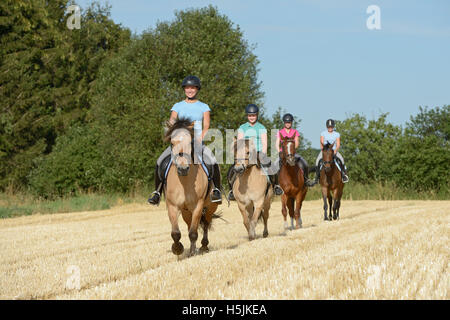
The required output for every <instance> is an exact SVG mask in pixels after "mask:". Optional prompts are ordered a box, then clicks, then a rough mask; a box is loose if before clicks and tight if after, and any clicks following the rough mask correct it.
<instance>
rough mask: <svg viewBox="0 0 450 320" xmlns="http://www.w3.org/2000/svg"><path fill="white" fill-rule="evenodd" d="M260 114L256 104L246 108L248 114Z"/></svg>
mask: <svg viewBox="0 0 450 320" xmlns="http://www.w3.org/2000/svg"><path fill="white" fill-rule="evenodd" d="M258 112H259V108H258V106H257V105H256V104H249V105H247V106H246V107H245V113H246V114H255V113H258Z"/></svg>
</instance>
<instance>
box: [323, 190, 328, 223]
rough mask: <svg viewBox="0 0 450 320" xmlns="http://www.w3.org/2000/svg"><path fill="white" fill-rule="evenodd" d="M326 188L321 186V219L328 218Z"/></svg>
mask: <svg viewBox="0 0 450 320" xmlns="http://www.w3.org/2000/svg"><path fill="white" fill-rule="evenodd" d="M327 194H328V190H327V188H326V187H322V199H323V220H325V221H326V220H328V214H327V213H328V204H327Z"/></svg>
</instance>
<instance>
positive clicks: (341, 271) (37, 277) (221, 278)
mask: <svg viewBox="0 0 450 320" xmlns="http://www.w3.org/2000/svg"><path fill="white" fill-rule="evenodd" d="M219 210H222V211H223V218H224V219H226V222H225V221H223V220H216V221H214V227H213V230H212V231H211V232H210V237H209V240H210V246H209V248H210V252H209V253H207V254H204V255H196V256H194V257H191V258H187V257H186V256H185V254H184V255H183V256H182V257H181V259H180V260H178V259H177V258H176V257H175V256H174V255H173V254H172V252H171V249H170V248H171V245H172V239H171V237H170V230H171V226H170V223H169V220H168V217H167V213H166V210H165V204H161V205H160V207H159V208H153V207H150V206H149V205H146V204H142V205H125V206H119V207H115V208H113V209H110V210H104V211H95V212H80V213H67V214H52V215H33V216H27V217H19V218H13V219H4V220H0V252H1V256H0V298H1V299H449V298H450V294H449V286H450V273H449V271H450V269H449V261H450V259H449V258H450V250H449V234H450V232H449V230H450V228H449V226H450V201H343V202H342V207H341V219H340V220H339V221H333V222H325V221H323V214H322V202H321V201H306V202H304V205H303V209H302V219H303V228H302V229H299V230H294V231H291V230H287V231H286V230H284V223H283V219H282V215H281V203H280V202H279V201H274V202H273V203H272V208H271V212H270V218H269V237H268V238H266V239H264V238H262V229H263V226H262V223H260V224H258V226H257V236H258V238H257V239H256V240H255V241H252V242H249V241H248V238H247V232H246V230H245V228H244V226H243V224H242V218H241V215H240V212H239V210H238V209H237V205H236V203H232V204H231V206H230V207H227V205H226V204H222V205H221V206H219ZM180 220H181V219H180ZM180 226H181V230H182V239H181V241H182V242H183V244H184V247H185V248H189V239H188V236H187V231H186V225H185V224H184V222H183V221H182V220H181V221H180ZM200 239H201V236H200V237H199V241H198V246H200ZM186 251H187V250H186ZM186 251H185V253H186Z"/></svg>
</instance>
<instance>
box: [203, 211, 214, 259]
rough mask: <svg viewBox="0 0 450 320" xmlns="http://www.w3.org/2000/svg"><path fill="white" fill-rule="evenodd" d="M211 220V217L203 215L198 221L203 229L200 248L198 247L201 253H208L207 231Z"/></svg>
mask: <svg viewBox="0 0 450 320" xmlns="http://www.w3.org/2000/svg"><path fill="white" fill-rule="evenodd" d="M211 220H212V215H206V214H203V215H202V218H201V219H200V224H201V226H202V228H203V238H202V246H201V247H200V252H201V253H206V252H208V251H209V249H208V244H209V240H208V229H209V226H210V225H211Z"/></svg>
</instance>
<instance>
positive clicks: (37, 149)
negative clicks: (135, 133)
mask: <svg viewBox="0 0 450 320" xmlns="http://www.w3.org/2000/svg"><path fill="white" fill-rule="evenodd" d="M68 3H69V2H68V1H67V0H55V1H45V0H32V1H28V0H27V1H25V0H5V1H2V2H0V43H1V51H0V74H1V75H2V77H1V78H0V108H1V114H0V124H1V125H0V189H5V188H6V187H7V186H14V187H16V188H23V187H24V186H26V185H27V183H28V180H27V177H28V175H29V173H30V170H31V169H32V168H33V160H34V159H35V158H37V157H40V156H41V155H44V154H48V153H49V152H50V151H51V150H52V147H53V145H54V143H55V139H56V137H58V136H60V135H62V134H63V133H64V132H65V131H66V130H67V129H68V128H69V127H70V126H71V125H74V124H76V123H80V122H81V123H82V122H84V119H85V115H86V111H87V110H89V108H90V103H89V99H88V96H89V94H90V93H89V91H90V88H91V86H92V84H93V82H94V80H95V79H96V75H97V71H98V68H99V66H100V64H101V63H102V62H103V61H104V60H105V59H106V58H107V57H108V56H109V55H110V54H111V53H112V52H115V51H116V50H117V49H118V48H119V47H121V46H123V45H124V44H126V43H127V42H128V41H129V38H130V32H129V31H128V30H125V29H123V28H122V27H121V26H120V25H117V24H115V23H114V22H113V21H112V20H111V19H110V18H109V12H108V8H102V7H100V6H99V5H98V4H95V3H94V4H92V5H91V7H89V8H88V9H87V10H86V11H85V12H83V14H82V20H81V29H80V30H76V29H75V30H69V29H68V28H67V26H66V20H67V16H68V13H66V12H65V10H66V8H67V5H68Z"/></svg>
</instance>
